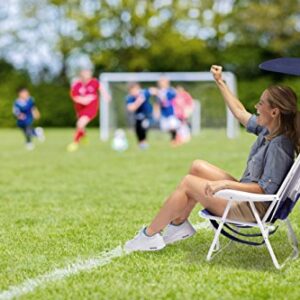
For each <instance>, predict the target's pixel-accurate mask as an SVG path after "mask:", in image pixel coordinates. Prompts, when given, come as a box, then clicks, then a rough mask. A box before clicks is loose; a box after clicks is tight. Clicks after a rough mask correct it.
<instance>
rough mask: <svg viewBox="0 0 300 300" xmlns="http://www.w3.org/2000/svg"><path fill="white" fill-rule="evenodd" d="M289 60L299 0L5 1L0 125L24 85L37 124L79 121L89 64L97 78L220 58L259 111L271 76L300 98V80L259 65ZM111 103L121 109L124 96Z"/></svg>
mask: <svg viewBox="0 0 300 300" xmlns="http://www.w3.org/2000/svg"><path fill="white" fill-rule="evenodd" d="M282 56H290V57H299V56H300V1H299V0H285V1H282V0H273V1H271V0H261V1H248V0H236V1H234V0H154V1H146V0H139V1H135V0H126V1H125V0H124V1H122V0H106V1H104V0H69V1H65V0H5V1H1V3H0V126H1V127H12V126H14V124H15V120H14V118H13V117H12V113H11V106H12V103H13V100H14V99H15V97H16V93H15V90H16V88H17V87H19V86H20V85H26V86H28V87H29V88H30V90H31V92H32V95H33V96H34V98H35V99H36V102H37V104H38V107H39V108H40V110H41V112H42V119H41V120H40V125H42V126H64V127H67V126H73V125H74V123H75V114H74V111H73V107H72V102H71V100H70V98H69V85H70V80H71V78H72V77H73V76H74V74H75V73H76V70H77V69H78V68H79V67H80V65H84V64H86V63H92V64H93V65H94V67H95V75H96V76H97V77H98V75H99V74H100V73H102V72H129V71H132V72H139V71H162V72H164V71H208V70H209V68H210V65H211V64H221V65H223V66H224V69H225V70H227V71H232V72H234V73H235V74H236V75H237V79H238V93H239V97H240V98H241V100H242V102H244V104H245V106H246V107H247V109H249V110H250V111H253V106H254V103H256V102H257V100H258V98H259V96H260V94H261V92H262V90H263V89H264V88H265V87H266V86H267V85H268V84H270V82H274V81H284V82H285V83H286V84H289V85H291V86H292V87H293V88H294V89H295V90H296V91H297V93H298V94H299V95H300V82H299V79H297V78H294V77H287V76H285V77H280V75H276V74H267V73H263V72H262V71H260V70H259V69H258V64H259V63H261V62H262V61H264V60H267V59H271V58H276V57H282ZM191 89H193V88H192V87H191ZM208 90H209V89H208ZM191 92H192V94H193V90H192V91H191ZM196 96H197V98H199V97H198V95H196ZM200 98H201V95H200ZM202 98H205V97H204V96H203V97H202ZM114 105H116V106H117V107H116V111H120V114H122V112H123V111H124V109H123V108H122V107H123V106H124V103H123V101H119V102H114ZM215 106H216V107H217V106H218V102H216V104H215ZM213 110H214V109H213ZM120 119H121V120H122V117H120ZM124 122H125V121H124ZM97 123H98V121H97V120H96V121H95V122H94V123H93V124H94V125H95V126H97ZM121 125H123V124H121Z"/></svg>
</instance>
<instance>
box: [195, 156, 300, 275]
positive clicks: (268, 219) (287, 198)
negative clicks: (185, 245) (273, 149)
mask: <svg viewBox="0 0 300 300" xmlns="http://www.w3.org/2000/svg"><path fill="white" fill-rule="evenodd" d="M215 195H216V196H217V197H220V198H224V199H226V200H228V204H227V206H226V208H225V211H224V213H223V216H222V217H218V216H215V215H213V214H211V213H210V212H209V211H208V210H206V209H204V210H202V211H200V212H199V215H200V216H201V217H203V218H205V219H209V220H210V222H211V224H212V226H213V227H214V229H215V236H214V239H213V242H212V244H211V246H210V249H209V251H208V254H207V260H208V261H210V260H211V259H212V254H213V252H219V251H220V246H219V237H220V234H223V235H224V236H226V237H227V238H229V239H230V240H231V241H235V242H239V243H243V244H247V245H251V246H260V245H263V244H265V245H266V246H267V249H268V251H269V253H270V255H271V258H272V261H273V263H274V266H275V267H276V268H277V269H281V268H282V267H283V266H284V265H285V263H286V262H287V260H288V259H290V258H292V259H295V258H297V257H298V254H299V249H298V241H297V237H296V235H295V233H294V231H293V228H292V225H291V223H290V221H289V219H288V215H289V213H290V212H291V211H292V209H293V207H294V206H295V204H296V202H297V200H298V199H299V198H300V155H298V157H297V159H296V161H295V162H294V164H293V166H292V167H291V169H290V171H289V173H288V175H287V176H286V178H285V180H284V181H283V183H282V185H281V186H280V188H279V190H278V192H277V194H275V195H267V194H254V193H247V192H241V191H235V190H228V189H227V190H221V191H218V192H217V193H216V194H215ZM234 201H237V202H241V201H246V202H248V203H249V205H250V208H251V210H252V213H253V215H254V217H255V220H256V222H253V223H250V222H244V221H238V220H230V219H227V215H228V212H229V209H230V207H231V205H232V203H233V202H234ZM261 201H269V202H271V204H270V206H269V208H268V210H267V212H266V214H265V215H264V217H263V218H260V216H259V214H258V212H257V210H256V207H255V202H261ZM278 219H280V220H283V221H284V222H285V224H286V225H287V229H288V237H289V240H290V241H291V245H292V247H293V253H292V255H291V257H290V258H288V259H287V260H286V261H285V262H284V263H283V264H281V265H280V264H279V263H278V260H277V258H276V256H275V253H274V251H273V249H272V246H271V243H270V241H269V236H270V235H272V234H274V233H275V232H276V230H277V228H278V226H277V227H276V226H274V223H275V222H276V221H277V220H278ZM225 228H226V229H225ZM246 228H248V229H249V228H259V229H260V232H259V233H250V234H247V233H245V232H242V231H245V229H246ZM258 237H262V241H260V242H257V241H253V238H256V239H257V238H258ZM251 239H252V240H251Z"/></svg>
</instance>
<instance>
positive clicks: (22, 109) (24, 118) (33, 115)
mask: <svg viewBox="0 0 300 300" xmlns="http://www.w3.org/2000/svg"><path fill="white" fill-rule="evenodd" d="M13 114H14V116H15V117H16V119H17V126H18V127H19V128H20V129H21V130H22V131H23V133H24V135H25V140H26V144H25V145H26V149H27V150H33V149H34V144H33V143H32V137H37V138H38V139H39V140H40V141H44V140H45V136H44V131H43V129H42V128H41V127H37V128H34V127H33V121H34V120H35V119H39V118H40V116H41V115H40V112H39V110H38V109H37V107H36V105H35V103H34V100H33V98H32V97H31V96H30V93H29V91H28V89H27V88H25V87H21V88H20V89H18V98H17V99H16V100H15V102H14V105H13Z"/></svg>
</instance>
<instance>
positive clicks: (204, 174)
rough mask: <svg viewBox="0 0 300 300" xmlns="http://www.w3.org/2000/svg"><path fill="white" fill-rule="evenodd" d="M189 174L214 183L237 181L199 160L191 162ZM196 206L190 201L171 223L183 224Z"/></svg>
mask: <svg viewBox="0 0 300 300" xmlns="http://www.w3.org/2000/svg"><path fill="white" fill-rule="evenodd" d="M189 174H190V175H194V176H197V177H200V178H202V179H207V180H210V181H215V180H232V181H237V180H236V179H235V178H234V177H233V176H231V175H230V174H228V173H227V172H226V171H224V170H222V169H220V168H218V167H216V166H214V165H212V164H210V163H208V162H207V161H204V160H200V159H197V160H195V161H193V163H192V165H191V167H190V170H189ZM196 204H197V201H192V200H190V201H189V203H188V205H187V206H186V208H185V209H184V210H183V211H182V213H181V215H180V216H179V217H178V218H176V219H175V220H173V223H174V224H180V223H182V222H184V221H185V220H186V219H187V218H188V217H189V215H190V213H191V212H192V210H193V209H194V207H195V205H196Z"/></svg>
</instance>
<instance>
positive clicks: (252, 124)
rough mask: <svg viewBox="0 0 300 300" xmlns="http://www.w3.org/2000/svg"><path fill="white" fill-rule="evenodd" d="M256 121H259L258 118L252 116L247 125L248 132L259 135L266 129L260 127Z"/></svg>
mask: <svg viewBox="0 0 300 300" xmlns="http://www.w3.org/2000/svg"><path fill="white" fill-rule="evenodd" d="M256 119H257V116H256V115H252V116H251V117H250V119H249V120H248V123H247V125H246V129H247V131H248V132H251V133H254V134H256V135H259V134H260V133H261V132H262V130H263V129H264V127H262V126H259V125H258V124H257V122H256Z"/></svg>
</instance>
